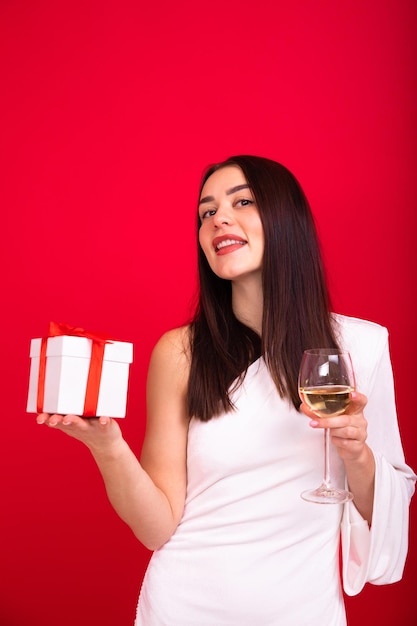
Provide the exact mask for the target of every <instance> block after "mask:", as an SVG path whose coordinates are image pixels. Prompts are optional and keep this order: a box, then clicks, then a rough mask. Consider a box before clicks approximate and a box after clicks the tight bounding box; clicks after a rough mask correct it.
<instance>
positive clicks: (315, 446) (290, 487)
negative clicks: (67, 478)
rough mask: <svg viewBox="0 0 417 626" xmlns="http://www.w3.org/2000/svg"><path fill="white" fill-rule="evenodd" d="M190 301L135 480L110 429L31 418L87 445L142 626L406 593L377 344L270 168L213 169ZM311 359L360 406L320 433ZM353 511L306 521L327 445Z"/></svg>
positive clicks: (386, 370) (240, 621)
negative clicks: (339, 358) (142, 571)
mask: <svg viewBox="0 0 417 626" xmlns="http://www.w3.org/2000/svg"><path fill="white" fill-rule="evenodd" d="M198 239H199V274H200V299H199V306H198V310H197V311H196V314H195V317H194V319H193V321H192V323H191V324H190V325H189V326H186V327H182V328H179V329H175V330H172V331H170V332H168V333H166V334H165V335H164V336H163V337H162V338H161V339H160V340H159V342H158V343H157V345H156V347H155V349H154V351H153V354H152V358H151V362H150V366H149V375H148V385H147V410H148V423H147V431H146V437H145V441H144V445H143V450H142V454H141V459H140V462H139V461H138V460H137V459H136V458H135V456H134V454H133V453H132V451H131V450H130V448H129V446H128V444H127V443H126V441H125V440H124V439H123V437H122V434H121V431H120V429H119V426H118V424H117V422H116V421H114V420H111V419H109V418H106V417H100V418H99V419H98V420H97V419H91V420H86V419H81V418H80V417H77V416H74V415H68V416H61V415H46V414H42V415H39V416H38V418H37V419H38V422H39V423H45V424H48V425H49V426H53V427H55V428H58V429H61V430H63V431H65V432H67V433H68V434H70V435H72V436H73V437H75V438H76V439H79V440H80V441H82V442H83V443H84V444H86V445H87V446H88V447H89V449H90V450H91V452H92V454H93V456H94V458H95V460H96V462H97V465H98V467H99V469H100V471H101V473H102V475H103V478H104V481H105V485H106V489H107V493H108V496H109V498H110V501H111V503H112V505H113V506H114V508H115V510H116V511H117V512H118V514H119V515H120V517H121V518H122V519H123V520H124V521H125V522H126V523H127V524H128V525H129V526H130V527H131V529H132V530H133V532H134V533H135V535H136V536H137V538H138V539H139V540H140V541H141V542H142V543H143V544H144V545H145V546H147V547H148V548H150V549H152V550H154V551H155V552H154V554H153V556H152V558H151V561H150V564H149V567H148V571H147V573H146V576H145V580H144V582H143V586H142V590H141V594H140V599H139V605H138V611H137V619H136V624H137V626H139V625H140V626H196V625H197V624H198V625H199V626H204V625H207V626H237V625H239V626H254V624H256V625H257V626H300V624H309V626H322V625H323V624H325V625H326V626H343V625H344V624H346V617H345V611H344V605H343V597H342V586H341V583H340V580H339V543H340V537H341V541H342V554H343V586H344V589H345V591H346V592H347V593H348V594H356V593H358V592H359V591H360V590H361V589H362V587H363V586H364V584H365V583H366V582H372V583H375V584H386V583H391V582H394V581H397V580H399V579H400V578H401V575H402V571H403V567H404V561H405V557H406V552H407V533H408V510H409V502H410V499H411V496H412V494H413V491H414V482H415V478H416V477H415V475H414V473H413V472H412V471H411V469H410V468H409V467H408V466H407V465H406V464H405V461H404V455H403V450H402V446H401V441H400V436H399V431H398V425H397V418H396V412H395V400H394V391H393V380H392V371H391V364H390V357H389V350H388V334H387V331H386V329H384V328H383V327H381V326H379V325H377V324H373V323H370V322H366V321H362V320H358V319H353V318H347V317H344V316H341V315H335V314H331V313H330V312H329V302H328V295H327V289H326V284H325V279H324V273H323V268H322V263H321V257H320V252H319V246H318V241H317V236H316V231H315V227H314V222H313V218H312V215H311V212H310V208H309V206H308V203H307V200H306V198H305V196H304V194H303V191H302V189H301V188H300V186H299V184H298V182H297V180H296V179H295V178H294V176H293V175H292V174H291V173H290V172H289V171H288V170H287V169H286V168H285V167H283V166H282V165H280V164H278V163H276V162H274V161H270V160H268V159H263V158H260V157H252V156H239V157H233V158H230V159H228V160H227V161H225V162H223V163H220V164H218V165H215V166H213V167H211V168H210V169H209V170H208V171H207V173H206V175H205V176H204V178H203V181H202V186H201V193H200V198H199V208H198ZM311 347H338V348H343V349H346V350H349V351H350V353H351V356H352V360H353V364H354V367H355V373H356V379H357V388H358V391H355V392H353V393H352V394H351V402H350V404H349V406H348V408H347V410H346V412H345V413H344V414H342V415H340V416H338V417H332V418H327V419H326V418H318V417H316V416H314V415H313V414H312V413H311V412H310V411H309V409H308V408H307V407H306V406H305V405H304V404H302V405H301V411H302V412H303V413H305V414H306V415H307V416H309V417H310V418H311V419H310V422H309V424H310V427H309V424H308V422H306V421H305V419H303V418H302V413H301V412H300V404H301V403H300V399H299V396H298V391H297V375H298V369H299V365H300V362H301V358H302V354H303V351H304V350H305V349H307V348H311ZM323 428H330V429H331V441H332V469H333V473H334V475H335V477H336V482H337V483H338V485H339V486H344V484H346V485H348V487H349V490H350V491H351V492H352V493H353V496H354V500H353V502H349V503H347V504H344V505H329V506H323V505H322V506H318V505H315V504H310V503H307V502H305V501H304V500H302V499H301V498H300V492H301V491H303V490H305V489H306V488H308V487H311V486H313V485H315V484H319V482H320V474H321V469H322V452H323V446H322V432H323V431H322V429H323Z"/></svg>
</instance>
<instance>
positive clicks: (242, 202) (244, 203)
mask: <svg viewBox="0 0 417 626" xmlns="http://www.w3.org/2000/svg"><path fill="white" fill-rule="evenodd" d="M236 204H239V205H240V206H249V205H250V204H253V200H249V198H242V200H238V201H237V202H236Z"/></svg>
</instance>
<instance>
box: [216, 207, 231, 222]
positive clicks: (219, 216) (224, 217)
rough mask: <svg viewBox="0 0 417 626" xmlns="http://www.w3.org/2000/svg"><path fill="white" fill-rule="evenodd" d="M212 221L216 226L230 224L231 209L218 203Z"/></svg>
mask: <svg viewBox="0 0 417 626" xmlns="http://www.w3.org/2000/svg"><path fill="white" fill-rule="evenodd" d="M213 222H214V225H215V226H217V227H219V226H225V225H230V224H231V223H232V222H233V216H232V212H231V209H230V208H228V207H225V206H222V205H220V206H219V207H218V208H217V211H216V213H215V215H214V218H213Z"/></svg>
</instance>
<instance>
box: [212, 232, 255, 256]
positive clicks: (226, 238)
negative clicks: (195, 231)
mask: <svg viewBox="0 0 417 626" xmlns="http://www.w3.org/2000/svg"><path fill="white" fill-rule="evenodd" d="M229 240H230V241H233V242H238V243H231V244H230V247H232V246H233V248H235V247H236V246H237V247H241V246H242V244H246V243H248V242H247V240H246V239H243V237H239V235H234V234H233V233H229V234H227V235H220V236H219V237H215V238H214V239H213V248H214V250H215V252H217V253H220V252H221V251H222V250H226V249H227V248H229V246H224V247H223V248H220V250H217V246H218V245H219V243H222V242H223V241H229Z"/></svg>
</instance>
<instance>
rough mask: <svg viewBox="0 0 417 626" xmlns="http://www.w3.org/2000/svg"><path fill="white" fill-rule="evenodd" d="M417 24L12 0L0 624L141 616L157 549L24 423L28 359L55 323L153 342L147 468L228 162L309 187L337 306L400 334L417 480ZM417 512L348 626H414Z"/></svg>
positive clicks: (323, 0)
mask: <svg viewBox="0 0 417 626" xmlns="http://www.w3.org/2000/svg"><path fill="white" fill-rule="evenodd" d="M416 21H417V20H416V10H415V3H414V2H413V0H378V1H377V0H352V1H349V2H334V1H333V0H300V1H298V2H290V1H288V0H287V1H285V2H283V1H279V0H278V1H277V0H258V1H257V2H254V1H253V0H251V1H250V2H249V1H246V0H239V1H238V0H228V2H224V0H213V1H212V2H210V3H205V4H202V3H198V2H195V1H192V0H190V1H189V2H184V1H181V0H179V1H178V2H175V3H172V2H168V1H167V0H159V1H158V2H153V3H145V2H137V1H134V0H130V1H129V0H127V1H126V0H121V1H119V2H116V1H115V0H107V1H106V0H102V1H100V2H98V1H92V2H79V1H75V2H71V3H61V2H52V1H48V0H46V1H43V2H42V1H33V0H32V1H30V0H21V1H18V0H16V1H13V0H2V2H1V3H0V49H1V64H0V65H1V69H0V73H1V75H0V80H1V88H2V96H1V103H0V108H1V111H0V113H1V117H0V119H1V129H0V131H1V133H0V134H1V143H2V150H1V157H0V158H1V163H0V176H1V184H0V197H1V215H2V228H1V231H0V233H1V238H2V241H1V247H0V254H1V259H0V260H1V284H0V293H1V295H2V307H1V310H2V318H3V324H4V326H3V331H2V333H1V337H2V339H1V346H2V358H1V361H0V368H1V372H0V375H1V381H2V425H1V442H0V446H1V456H0V477H1V488H0V498H1V503H2V514H1V519H0V541H1V552H2V554H1V559H0V568H1V584H0V594H1V597H0V623H1V624H2V626H26V625H27V624H30V625H31V626H57V625H59V626H70V625H71V626H72V625H73V624H75V623H76V624H79V625H80V626H87V625H91V624H100V625H101V626H128V625H130V624H132V622H133V618H134V612H135V605H136V599H137V595H138V591H139V587H140V583H141V579H142V576H143V573H144V570H145V567H146V563H147V560H148V558H149V553H148V552H147V550H145V549H144V548H143V547H141V545H140V544H139V543H138V542H137V541H136V540H135V539H134V537H133V535H132V533H131V532H130V530H129V529H128V528H127V527H126V526H125V525H124V524H123V523H122V522H121V521H120V520H119V519H118V518H117V516H116V515H115V514H114V512H113V511H112V509H111V507H110V505H109V504H108V502H107V500H106V496H105V494H104V489H103V485H102V482H101V478H100V476H99V474H98V472H97V470H96V468H95V466H94V463H93V461H92V459H91V458H90V456H89V453H88V451H87V449H85V448H84V447H83V446H82V445H81V444H79V443H78V442H75V441H74V440H71V439H70V438H67V437H65V436H64V435H62V434H61V433H58V432H54V431H52V430H48V429H47V428H44V427H43V428H42V427H39V426H37V425H36V424H35V419H34V416H32V415H28V414H26V413H25V406H26V394H27V381H28V373H29V356H28V353H29V342H30V339H31V338H32V337H39V336H42V335H44V334H46V332H47V327H48V323H49V321H50V320H55V321H66V322H68V323H70V324H73V325H78V326H83V327H85V328H88V329H90V330H101V331H106V332H108V333H109V334H111V335H112V336H115V337H117V338H119V339H121V340H127V341H133V342H134V345H135V362H134V364H133V366H132V368H131V377H130V391H129V400H128V417H127V419H126V420H124V421H123V422H122V427H123V430H124V433H125V436H126V438H127V440H128V441H129V443H130V445H131V446H132V448H133V449H134V450H135V452H137V453H138V454H139V452H140V447H141V441H142V436H143V429H144V420H145V417H144V386H145V375H146V369H147V364H148V359H149V355H150V351H151V349H152V346H153V344H154V343H155V341H156V340H157V338H158V337H159V336H160V335H161V334H162V333H163V332H164V331H165V330H167V329H168V328H170V327H173V326H176V325H178V324H180V323H182V322H183V321H184V320H186V318H187V316H188V315H189V312H190V310H191V305H192V301H193V295H194V287H195V243H194V211H195V202H196V193H197V189H198V183H199V179H200V174H201V172H202V170H203V168H204V167H205V166H206V165H207V164H208V163H211V162H212V161H216V160H219V159H223V158H225V157H227V156H229V155H231V154H236V153H254V154H259V155H263V156H267V157H270V158H273V159H276V160H279V161H281V162H283V163H284V164H285V165H287V166H288V167H289V168H290V169H291V170H293V172H294V173H295V174H296V176H297V177H298V178H299V179H300V181H301V183H302V185H303V186H304V188H305V191H306V193H307V195H308V197H309V198H310V201H311V204H312V206H313V209H314V212H315V214H316V216H317V222H318V227H319V231H320V235H321V239H322V242H323V247H324V250H325V258H326V262H327V264H328V268H329V280H330V286H331V292H332V295H333V299H334V303H335V309H336V310H338V311H340V312H343V313H346V314H351V315H356V316H359V317H364V318H368V319H371V320H374V321H377V322H380V323H382V324H384V325H386V326H388V328H389V330H390V336H391V348H392V360H393V365H394V369H395V374H396V385H397V394H398V409H399V419H400V426H401V432H402V435H403V440H404V448H405V451H406V455H407V457H408V461H409V463H410V464H411V465H412V466H413V467H414V468H417V457H416V451H415V447H414V446H413V443H412V442H413V437H414V436H415V429H414V427H413V421H412V420H413V419H414V417H415V416H414V414H413V413H414V410H415V409H414V407H412V406H410V405H411V402H410V400H411V398H410V393H409V389H410V385H411V386H412V385H413V384H414V383H413V381H412V380H411V381H410V379H409V377H410V375H411V372H412V369H411V366H412V364H413V363H414V357H415V354H414V352H415V346H414V343H415V341H414V333H413V332H412V331H413V330H414V328H415V315H414V313H415V310H414V309H413V306H414V305H415V303H414V293H415V278H416V272H415V269H416V267H415V258H416V257H415V242H414V239H415V226H416V218H415V211H416V206H415V196H416V193H415V191H416V188H415V150H416V115H415V113H416V59H417V51H416V38H415V32H416V26H417V24H416ZM413 431H414V432H413ZM416 502H417V501H414V502H413V505H412V511H411V514H412V515H411V532H410V542H411V546H410V553H409V557H408V561H407V565H406V569H405V574H404V578H403V580H402V582H400V583H398V584H395V585H391V586H388V587H382V588H377V587H372V586H369V585H367V587H366V589H365V590H364V591H363V592H362V594H361V595H360V596H358V597H355V598H352V599H350V598H348V599H347V610H348V614H349V618H350V624H351V626H362V625H363V624H364V623H366V621H368V622H369V623H372V624H379V626H392V624H395V625H396V626H412V625H415V624H416V623H417V611H416V603H415V580H416V576H417V568H416V556H417V542H416V539H415V529H416ZM295 584H296V583H295Z"/></svg>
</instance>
